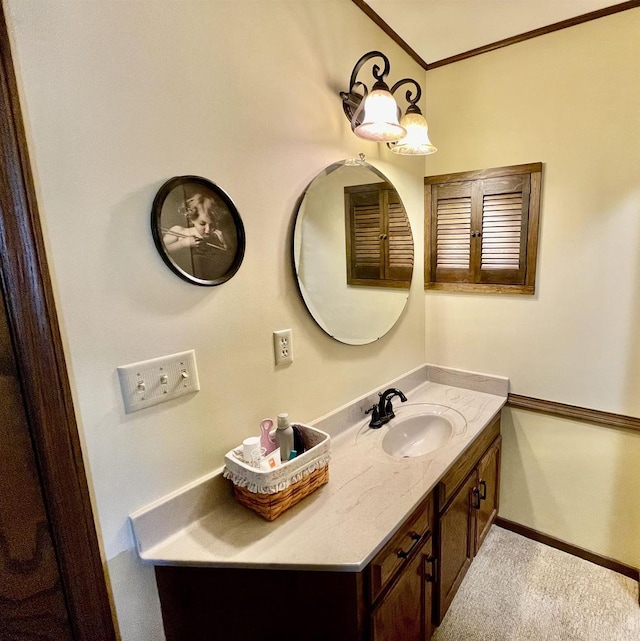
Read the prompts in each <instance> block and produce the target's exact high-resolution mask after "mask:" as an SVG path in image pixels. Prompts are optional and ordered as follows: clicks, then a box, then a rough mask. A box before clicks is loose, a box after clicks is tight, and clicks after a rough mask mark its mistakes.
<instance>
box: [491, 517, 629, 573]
mask: <svg viewBox="0 0 640 641" xmlns="http://www.w3.org/2000/svg"><path fill="white" fill-rule="evenodd" d="M495 525H497V526H498V527H501V528H504V529H505V530H509V531H510V532H514V533H515V534H519V535H520V536H524V537H526V538H527V539H531V540H532V541H537V542H538V543H544V545H548V546H549V547H552V548H555V549H556V550H561V551H562V552H566V553H567V554H571V555H573V556H577V557H578V558H580V559H584V560H585V561H589V562H591V563H595V564H596V565H600V566H602V567H603V568H607V569H608V570H613V571H614V572H617V573H618V574H622V575H624V576H626V577H629V578H630V579H633V580H634V581H637V580H638V577H639V575H638V568H634V567H632V566H631V565H626V564H625V563H621V562H620V561H616V560H615V559H610V558H609V557H607V556H602V555H601V554H596V553H595V552H591V551H589V550H585V549H584V548H581V547H578V546H577V545H573V544H571V543H567V542H566V541H562V540H561V539H556V538H555V537H553V536H549V535H548V534H543V533H542V532H538V531H537V530H534V529H533V528H530V527H527V526H526V525H520V524H519V523H514V522H513V521H509V520H508V519H503V518H502V517H501V516H499V517H498V518H497V519H496V521H495Z"/></svg>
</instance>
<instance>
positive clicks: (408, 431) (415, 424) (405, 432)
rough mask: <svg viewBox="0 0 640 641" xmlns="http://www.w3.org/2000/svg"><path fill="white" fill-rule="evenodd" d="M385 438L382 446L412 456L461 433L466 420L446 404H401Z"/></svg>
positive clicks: (399, 455)
mask: <svg viewBox="0 0 640 641" xmlns="http://www.w3.org/2000/svg"><path fill="white" fill-rule="evenodd" d="M388 425H389V428H388V431H387V433H386V434H385V435H384V437H383V439H382V449H383V450H384V451H385V452H386V453H387V454H390V455H391V456H393V457H395V458H413V457H416V456H424V455H425V454H429V453H430V452H434V451H436V450H437V449H439V448H441V447H442V446H443V445H445V444H446V443H448V442H449V440H450V439H451V438H452V436H453V435H454V434H457V433H461V431H462V430H463V429H464V427H466V420H465V419H464V417H463V416H462V415H461V414H460V413H459V412H457V411H456V410H454V409H452V408H450V407H447V406H445V405H435V404H431V403H418V404H415V405H408V406H402V407H398V408H397V409H396V417H395V418H394V419H392V420H391V421H390V422H389V424H388Z"/></svg>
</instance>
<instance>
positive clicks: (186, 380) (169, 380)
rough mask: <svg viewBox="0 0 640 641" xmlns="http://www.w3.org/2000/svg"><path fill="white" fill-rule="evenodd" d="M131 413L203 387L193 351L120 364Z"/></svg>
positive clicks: (122, 381)
mask: <svg viewBox="0 0 640 641" xmlns="http://www.w3.org/2000/svg"><path fill="white" fill-rule="evenodd" d="M118 378H119V379H120V388H121V390H122V400H123V401H124V411H125V412H126V413H127V414H130V413H131V412H136V411H137V410H141V409H144V408H145V407H149V406H150V405H156V404H157V403H163V402H164V401H168V400H170V399H172V398H176V396H183V395H184V394H191V393H193V392H197V391H198V390H199V389H200V381H199V380H198V370H197V368H196V354H195V352H194V351H193V350H191V351H188V352H180V353H178V354H171V355H169V356H160V357H159V358H152V359H151V360H148V361H141V362H139V363H131V364H130V365H122V366H121V367H118Z"/></svg>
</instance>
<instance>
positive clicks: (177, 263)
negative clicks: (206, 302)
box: [151, 176, 245, 287]
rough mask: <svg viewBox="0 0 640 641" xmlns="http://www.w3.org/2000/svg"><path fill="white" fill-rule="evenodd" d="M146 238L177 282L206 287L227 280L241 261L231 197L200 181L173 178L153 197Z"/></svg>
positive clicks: (240, 233) (240, 232) (240, 237)
mask: <svg viewBox="0 0 640 641" xmlns="http://www.w3.org/2000/svg"><path fill="white" fill-rule="evenodd" d="M151 233H152V234H153V240H154V242H155V244H156V247H157V249H158V251H159V252H160V256H161V257H162V260H164V262H165V263H166V264H167V265H168V266H169V268H170V269H171V270H172V271H173V272H174V273H176V274H177V275H178V276H180V278H183V279H184V280H186V281H187V282H189V283H193V284H194V285H203V286H205V287H210V286H213V285H220V284H221V283H224V282H225V281H227V280H229V279H230V278H231V277H232V276H233V275H234V274H235V273H236V272H237V271H238V269H239V268H240V264H241V263H242V259H243V258H244V248H245V236H244V225H243V224H242V219H241V218H240V214H239V213H238V210H237V209H236V207H235V205H234V204H233V202H232V200H231V198H229V196H228V195H227V194H226V193H225V192H224V191H223V190H222V189H220V187H218V186H217V185H215V184H214V183H212V182H211V181H210V180H207V179H206V178H201V177H200V176H176V177H175V178H171V179H170V180H168V181H167V182H166V183H164V185H162V187H160V189H159V190H158V193H157V194H156V197H155V199H154V201H153V208H152V210H151Z"/></svg>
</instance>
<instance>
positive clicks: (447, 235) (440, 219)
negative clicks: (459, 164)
mask: <svg viewBox="0 0 640 641" xmlns="http://www.w3.org/2000/svg"><path fill="white" fill-rule="evenodd" d="M471 187H472V183H470V182H460V183H453V184H449V185H434V186H433V192H432V193H433V199H432V212H431V214H432V215H431V221H432V225H431V226H432V235H431V268H432V271H433V273H434V274H435V276H436V280H438V281H439V282H451V283H455V282H457V283H459V282H465V283H467V282H471V280H472V266H471V200H472V198H471Z"/></svg>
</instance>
